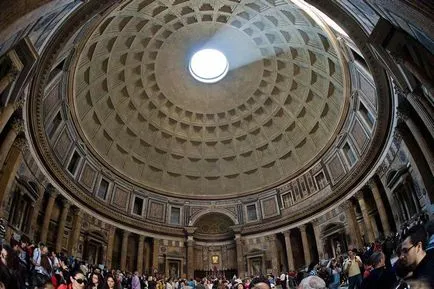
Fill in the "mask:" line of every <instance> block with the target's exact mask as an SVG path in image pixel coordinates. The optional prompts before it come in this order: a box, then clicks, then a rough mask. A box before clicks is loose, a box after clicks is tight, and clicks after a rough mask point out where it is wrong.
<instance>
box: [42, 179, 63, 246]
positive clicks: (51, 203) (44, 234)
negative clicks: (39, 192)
mask: <svg viewBox="0 0 434 289" xmlns="http://www.w3.org/2000/svg"><path fill="white" fill-rule="evenodd" d="M47 192H48V194H49V198H48V203H47V206H46V207H45V215H44V222H43V223H42V229H41V236H40V239H41V242H43V243H46V242H47V235H48V229H49V227H50V220H51V213H52V212H53V207H54V202H55V201H56V198H57V195H58V194H59V193H58V192H57V191H56V189H55V188H53V187H50V189H49V190H47Z"/></svg>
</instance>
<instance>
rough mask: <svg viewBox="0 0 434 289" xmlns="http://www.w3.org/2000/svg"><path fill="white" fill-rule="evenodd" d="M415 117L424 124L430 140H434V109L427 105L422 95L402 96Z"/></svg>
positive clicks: (412, 93)
mask: <svg viewBox="0 0 434 289" xmlns="http://www.w3.org/2000/svg"><path fill="white" fill-rule="evenodd" d="M404 96H405V97H406V98H407V100H408V102H409V103H410V104H411V106H412V107H413V109H414V110H415V111H416V112H417V115H418V116H419V117H420V118H421V120H422V121H423V123H424V124H425V127H426V129H427V130H428V131H429V133H430V135H431V137H432V138H434V108H433V106H432V105H431V104H430V103H429V101H428V99H427V98H426V97H425V96H423V95H417V94H415V93H414V92H411V93H408V94H407V95H404Z"/></svg>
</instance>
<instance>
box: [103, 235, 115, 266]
mask: <svg viewBox="0 0 434 289" xmlns="http://www.w3.org/2000/svg"><path fill="white" fill-rule="evenodd" d="M115 235H116V227H115V226H110V229H109V234H108V240H107V254H106V260H105V264H106V266H107V268H109V269H111V267H112V259H113V246H114V243H115Z"/></svg>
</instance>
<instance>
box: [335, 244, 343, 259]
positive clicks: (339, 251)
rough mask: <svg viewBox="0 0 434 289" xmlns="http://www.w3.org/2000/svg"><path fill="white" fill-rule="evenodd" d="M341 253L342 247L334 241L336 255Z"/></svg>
mask: <svg viewBox="0 0 434 289" xmlns="http://www.w3.org/2000/svg"><path fill="white" fill-rule="evenodd" d="M341 253H342V248H341V244H340V243H339V241H338V242H336V256H339V255H341Z"/></svg>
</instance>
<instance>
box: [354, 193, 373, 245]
mask: <svg viewBox="0 0 434 289" xmlns="http://www.w3.org/2000/svg"><path fill="white" fill-rule="evenodd" d="M356 198H357V201H358V202H359V206H360V210H361V211H362V216H363V223H364V224H365V227H366V236H367V241H368V242H369V243H371V242H374V241H375V237H374V229H373V228H372V225H371V221H370V219H369V215H368V210H367V208H366V203H365V199H364V197H363V192H362V191H359V192H357V193H356Z"/></svg>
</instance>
